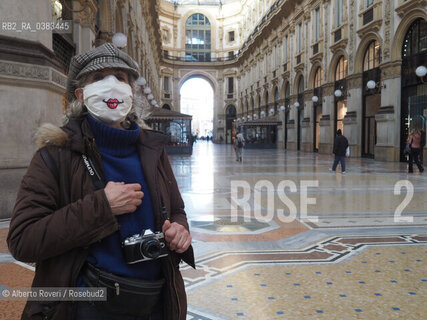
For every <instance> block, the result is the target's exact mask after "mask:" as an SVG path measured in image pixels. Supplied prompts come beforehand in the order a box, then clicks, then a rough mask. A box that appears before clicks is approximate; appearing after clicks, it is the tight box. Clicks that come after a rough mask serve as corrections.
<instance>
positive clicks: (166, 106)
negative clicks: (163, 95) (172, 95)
mask: <svg viewBox="0 0 427 320" xmlns="http://www.w3.org/2000/svg"><path fill="white" fill-rule="evenodd" d="M162 108H163V109H167V110H170V109H171V107H170V106H169V105H168V104H164V105H163V107H162Z"/></svg>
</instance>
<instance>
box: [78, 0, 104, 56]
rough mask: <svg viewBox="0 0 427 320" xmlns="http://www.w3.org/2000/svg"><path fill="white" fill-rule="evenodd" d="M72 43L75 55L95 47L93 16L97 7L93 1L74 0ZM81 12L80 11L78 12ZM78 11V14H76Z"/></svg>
mask: <svg viewBox="0 0 427 320" xmlns="http://www.w3.org/2000/svg"><path fill="white" fill-rule="evenodd" d="M73 10H74V11H76V13H74V19H73V23H74V34H73V36H74V43H75V44H76V54H80V53H83V52H86V51H89V50H91V49H92V48H94V46H95V38H96V34H95V15H96V12H97V11H98V5H97V3H96V1H95V0H88V1H87V2H85V1H84V0H74V1H73ZM80 10H81V11H80ZM78 11H80V12H78Z"/></svg>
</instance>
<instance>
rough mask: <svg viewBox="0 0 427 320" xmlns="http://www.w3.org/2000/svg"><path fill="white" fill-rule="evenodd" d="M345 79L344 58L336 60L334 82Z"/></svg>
mask: <svg viewBox="0 0 427 320" xmlns="http://www.w3.org/2000/svg"><path fill="white" fill-rule="evenodd" d="M346 77H347V59H345V58H344V56H341V58H340V59H339V60H338V63H337V67H336V69H335V81H338V80H342V79H344V78H346Z"/></svg>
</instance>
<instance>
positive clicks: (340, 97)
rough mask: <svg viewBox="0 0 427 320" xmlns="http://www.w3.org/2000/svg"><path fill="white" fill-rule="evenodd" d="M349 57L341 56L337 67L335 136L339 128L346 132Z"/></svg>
mask: <svg viewBox="0 0 427 320" xmlns="http://www.w3.org/2000/svg"><path fill="white" fill-rule="evenodd" d="M346 78H347V59H346V58H345V57H344V56H341V57H340V59H339V60H338V63H337V65H336V68H335V92H334V96H335V110H334V116H335V127H334V129H335V130H334V136H335V133H336V132H337V130H338V129H341V131H342V133H343V134H344V122H343V120H344V117H345V115H346V114H347V81H346Z"/></svg>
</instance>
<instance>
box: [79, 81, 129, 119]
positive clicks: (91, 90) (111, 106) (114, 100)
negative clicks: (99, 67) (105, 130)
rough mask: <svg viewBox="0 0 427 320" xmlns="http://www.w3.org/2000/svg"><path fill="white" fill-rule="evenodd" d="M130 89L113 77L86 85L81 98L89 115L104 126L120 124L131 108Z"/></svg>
mask: <svg viewBox="0 0 427 320" xmlns="http://www.w3.org/2000/svg"><path fill="white" fill-rule="evenodd" d="M132 97H133V95H132V88H131V87H130V85H128V84H127V83H124V82H122V81H119V80H117V78H116V77H115V76H113V75H109V76H106V77H105V78H104V79H102V80H99V81H97V82H94V83H91V84H88V85H86V86H85V87H84V88H83V98H84V102H85V105H86V107H87V109H88V111H89V113H90V114H91V115H92V116H93V117H94V118H96V119H98V120H99V121H101V122H104V123H106V124H113V123H120V122H122V121H123V120H124V119H125V118H126V116H127V114H128V113H129V111H130V109H131V107H132Z"/></svg>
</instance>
